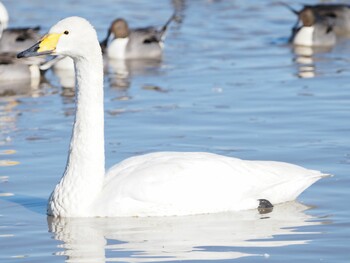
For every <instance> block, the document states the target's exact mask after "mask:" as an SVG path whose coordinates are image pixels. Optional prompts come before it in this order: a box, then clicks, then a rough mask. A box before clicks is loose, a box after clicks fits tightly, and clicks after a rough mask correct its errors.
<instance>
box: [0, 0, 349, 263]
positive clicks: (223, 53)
mask: <svg viewBox="0 0 350 263" xmlns="http://www.w3.org/2000/svg"><path fill="white" fill-rule="evenodd" d="M289 2H292V1H289ZM296 2H300V3H305V1H293V5H294V6H295V7H296V8H298V5H297V3H296ZM306 2H307V3H310V4H312V3H316V1H306ZM3 3H4V4H5V5H6V7H7V8H8V11H9V13H10V17H11V21H10V25H11V26H35V25H41V26H42V33H43V34H44V33H45V32H46V31H47V30H48V29H49V28H50V27H51V26H52V25H53V24H55V23H56V22H57V21H58V20H59V19H61V18H63V17H66V16H69V15H79V16H83V17H86V18H87V19H89V20H90V21H91V23H92V24H93V25H94V26H95V27H96V30H97V32H98V35H99V38H100V39H103V38H104V37H105V34H106V32H107V28H108V26H109V24H110V22H111V21H112V20H113V19H115V18H117V17H124V18H126V19H127V20H128V21H129V23H130V25H131V26H132V27H138V26H145V25H159V26H161V25H162V24H163V23H164V22H165V21H166V20H167V19H168V17H169V16H170V15H171V14H172V13H173V12H174V9H177V11H178V13H179V17H180V18H181V21H178V22H177V23H174V24H173V25H172V26H171V27H170V30H169V32H168V34H167V40H166V47H165V54H164V58H163V61H162V62H161V63H154V64H148V65H124V67H125V70H126V71H127V72H128V76H127V77H125V76H124V77H122V78H120V77H118V76H116V75H115V74H114V73H113V70H111V69H110V70H109V73H108V74H107V75H106V77H105V112H106V115H105V118H106V122H105V123H106V128H105V132H106V138H105V139H106V158H107V160H106V165H107V167H110V166H111V165H112V164H114V163H117V162H118V161H121V160H123V159H124V158H127V157H130V156H132V155H135V154H140V153H148V152H153V151H163V150H164V151H166V150H171V151H177V150H181V151H210V152H214V153H219V154H224V155H228V156H235V157H239V158H243V159H252V160H253V159H260V160H278V161H285V162H290V163H295V164H298V165H302V166H304V167H307V168H310V169H317V170H322V171H323V172H326V173H331V174H334V175H335V176H334V177H330V178H326V179H323V180H320V181H318V182H317V183H316V184H314V185H313V186H311V187H310V188H309V189H307V190H306V191H305V192H304V193H303V194H302V195H301V196H300V197H299V198H298V201H297V202H291V203H287V204H283V205H278V206H276V207H275V209H274V211H273V212H272V213H270V214H265V215H260V214H258V213H257V212H256V211H245V212H241V213H224V214H218V215H201V216H191V217H175V218H148V219H142V218H131V219H75V220H68V219H66V220H64V219H61V220H53V221H52V220H51V219H47V217H46V215H45V209H46V200H47V198H48V196H49V194H50V193H51V191H52V189H53V187H54V186H55V184H56V183H57V181H58V180H59V178H60V176H61V175H62V172H63V169H64V165H65V162H66V155H67V149H68V144H69V138H70V133H71V126H72V123H73V118H74V98H73V97H72V93H73V92H72V91H69V90H67V89H62V87H61V84H60V80H59V79H58V77H57V76H56V75H55V74H54V73H53V72H51V71H50V72H47V74H46V81H45V82H42V83H41V84H40V86H39V87H37V88H30V87H27V89H25V90H23V89H21V90H20V92H18V94H17V95H12V96H6V97H0V262H52V263H54V262H55V263H56V262H106V261H112V262H156V261H157V262H159V261H177V260H183V261H189V262H193V261H203V262H207V261H209V260H216V261H219V262H231V261H236V262H266V261H268V262H297V261H298V262H349V259H350V252H349V249H348V247H349V240H350V227H349V226H350V206H349V205H348V200H349V199H350V191H349V189H350V180H349V168H350V166H349V165H350V146H349V145H350V136H349V135H350V122H349V113H350V84H349V80H350V71H349V68H350V64H349V61H350V60H349V57H350V42H349V41H346V40H345V41H343V42H341V43H339V45H337V46H336V47H334V48H333V49H331V50H329V51H324V52H320V53H316V54H314V55H312V56H311V57H306V58H305V57H303V56H301V55H298V54H296V53H295V52H294V51H293V49H292V48H291V47H290V46H288V45H287V44H286V41H287V39H288V36H289V33H290V28H291V27H292V25H293V23H294V22H295V17H294V15H293V14H291V13H290V11H288V10H287V9H286V8H284V7H283V6H280V5H278V4H276V3H277V2H273V1H258V0H254V1H243V0H238V1H210V0H207V1H204V0H203V1H201V0H198V1H185V0H183V1H181V0H180V1H175V0H174V1H165V0H164V1H136V0H132V1H116V0H113V1H112V0H100V1H98V2H89V1H82V0H76V1H71V0H62V1H56V2H50V1H43V0H35V1H34V0H33V1H20V3H19V2H18V1H11V0H7V1H3ZM297 52H300V51H297Z"/></svg>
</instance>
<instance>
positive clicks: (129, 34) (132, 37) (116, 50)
mask: <svg viewBox="0 0 350 263" xmlns="http://www.w3.org/2000/svg"><path fill="white" fill-rule="evenodd" d="M174 19H175V14H173V15H172V16H171V17H170V18H169V20H168V21H167V22H166V23H165V25H164V26H163V27H162V28H161V29H157V28H156V27H153V26H150V27H143V28H136V29H129V25H128V23H127V21H126V20H125V19H123V18H117V19H115V20H114V21H113V22H112V23H111V26H110V27H109V29H108V32H107V36H106V38H105V39H104V40H103V41H102V42H101V47H102V50H103V51H105V53H107V57H108V58H110V59H161V57H162V54H163V47H164V39H165V33H166V31H167V28H168V25H169V24H170V22H171V21H173V20H174ZM111 35H113V36H114V39H113V40H112V41H111V42H110V43H109V38H110V36H111Z"/></svg>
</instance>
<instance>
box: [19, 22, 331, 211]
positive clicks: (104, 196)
mask: <svg viewBox="0 0 350 263" xmlns="http://www.w3.org/2000/svg"><path fill="white" fill-rule="evenodd" d="M47 54H50V55H63V56H70V57H72V58H73V60H74V63H75V68H76V71H77V74H76V82H77V84H76V85H77V86H76V105H77V108H76V116H75V122H74V127H73V134H72V137H71V143H70V150H69V156H68V161H67V166H66V169H65V171H64V174H63V177H62V178H61V180H60V182H59V183H58V184H57V185H56V187H55V189H54V191H53V192H52V194H51V196H50V199H49V203H48V210H47V213H48V215H51V216H54V217H122V216H129V217H130V216H175V215H177V216H179V215H190V214H204V213H217V212H224V211H239V210H246V209H257V208H258V207H259V205H260V206H261V205H262V204H261V200H259V199H264V202H265V203H268V202H269V203H271V205H274V204H278V203H282V202H287V201H291V200H294V199H295V198H296V197H297V196H298V195H299V194H300V193H301V192H303V191H304V190H305V189H306V188H308V187H309V186H310V185H311V184H313V183H314V182H316V181H317V180H319V179H320V178H322V177H324V176H326V175H325V174H322V173H321V172H319V171H315V170H308V169H305V168H302V167H300V166H296V165H293V164H288V163H283V162H273V161H245V160H241V159H237V158H232V157H226V156H221V155H217V154H212V153H205V152H156V153H150V154H145V155H140V156H135V157H131V158H128V159H126V160H124V161H122V162H121V163H119V164H117V165H115V166H113V167H112V168H110V169H109V170H108V171H107V173H106V174H105V148H104V106H103V60H102V54H101V48H100V45H99V43H98V39H97V34H96V31H95V30H94V28H93V27H92V26H91V25H90V23H89V22H88V21H87V20H85V19H83V18H80V17H69V18H66V19H63V20H61V21H60V22H58V23H57V24H56V25H54V26H53V27H52V28H51V29H50V31H49V33H48V34H47V35H46V36H44V37H43V38H42V39H41V40H40V41H39V42H38V43H37V44H36V45H34V46H32V47H31V48H29V49H27V50H25V51H23V52H21V53H19V54H18V57H20V58H21V57H30V56H37V55H47Z"/></svg>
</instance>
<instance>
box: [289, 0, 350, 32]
mask: <svg viewBox="0 0 350 263" xmlns="http://www.w3.org/2000/svg"><path fill="white" fill-rule="evenodd" d="M284 5H285V6H287V7H288V8H289V9H290V10H291V11H292V12H293V13H294V14H296V15H297V16H298V20H297V22H296V25H297V24H298V23H299V21H300V20H302V19H301V17H302V16H304V13H305V12H310V11H311V12H312V14H313V16H314V17H318V18H328V19H330V20H331V21H332V28H333V30H334V32H335V34H336V35H337V36H345V37H349V36H350V5H347V4H316V5H304V6H303V8H302V9H301V10H299V11H297V10H295V9H293V8H292V7H290V6H289V5H287V4H284ZM294 27H296V26H294Z"/></svg>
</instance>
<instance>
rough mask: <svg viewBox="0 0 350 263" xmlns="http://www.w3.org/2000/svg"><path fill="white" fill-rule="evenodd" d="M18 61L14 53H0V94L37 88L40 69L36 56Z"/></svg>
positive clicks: (11, 93)
mask: <svg viewBox="0 0 350 263" xmlns="http://www.w3.org/2000/svg"><path fill="white" fill-rule="evenodd" d="M32 59H33V58H27V59H25V60H23V61H19V60H18V59H17V58H16V53H0V86H1V87H0V96H4V95H5V94H6V95H13V94H19V93H23V91H24V90H27V89H28V88H29V87H30V88H37V87H38V86H39V84H40V79H41V71H40V68H39V67H40V66H39V64H38V63H37V62H38V60H37V58H34V61H33V60H32Z"/></svg>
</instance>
